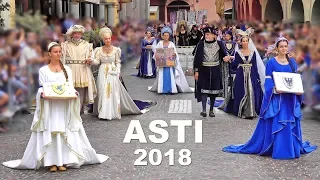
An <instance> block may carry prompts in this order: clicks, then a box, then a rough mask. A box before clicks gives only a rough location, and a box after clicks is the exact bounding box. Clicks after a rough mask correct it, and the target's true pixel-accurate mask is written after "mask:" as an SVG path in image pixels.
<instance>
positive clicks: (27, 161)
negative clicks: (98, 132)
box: [3, 42, 108, 172]
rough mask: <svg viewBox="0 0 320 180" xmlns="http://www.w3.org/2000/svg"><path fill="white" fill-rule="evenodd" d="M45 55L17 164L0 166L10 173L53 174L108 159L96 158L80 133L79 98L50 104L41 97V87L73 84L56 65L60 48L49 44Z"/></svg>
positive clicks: (66, 72)
mask: <svg viewBox="0 0 320 180" xmlns="http://www.w3.org/2000/svg"><path fill="white" fill-rule="evenodd" d="M48 52H49V56H50V63H49V64H48V65H46V66H44V67H42V68H40V70H39V84H40V88H39V89H38V93H37V96H36V103H37V108H36V111H35V114H34V118H33V122H32V125H31V131H32V134H31V138H30V140H29V142H28V145H27V148H26V150H25V152H24V155H23V157H22V159H21V160H13V161H8V162H4V163H3V165H4V166H7V167H9V168H14V169H39V168H40V167H43V166H44V167H49V168H50V171H51V172H55V171H57V170H59V171H65V170H66V168H67V167H71V168H79V167H80V166H81V165H85V164H96V163H102V162H104V161H106V160H107V159H108V157H107V156H105V155H100V154H96V151H95V150H94V149H93V148H92V147H91V144H90V142H89V140H88V138H87V135H86V133H85V131H84V128H83V125H82V119H81V117H80V108H79V107H80V99H79V97H78V98H76V99H68V100H53V99H48V98H47V97H46V96H45V93H44V91H43V87H42V86H43V85H44V84H45V83H55V82H57V83H64V82H71V84H72V82H73V81H72V72H71V69H70V68H69V67H68V66H64V65H62V63H61V61H60V57H61V47H60V45H59V44H58V43H56V42H52V43H50V44H49V45H48Z"/></svg>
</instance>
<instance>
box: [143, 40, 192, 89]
mask: <svg viewBox="0 0 320 180" xmlns="http://www.w3.org/2000/svg"><path fill="white" fill-rule="evenodd" d="M156 48H163V41H160V42H159V43H158V44H157V47H156ZM168 48H174V52H175V53H176V65H175V67H174V71H173V68H170V76H171V89H172V93H178V92H181V93H188V92H194V88H191V87H189V85H188V82H187V79H186V77H185V75H184V72H183V70H182V68H181V64H180V61H179V55H178V53H177V50H176V47H175V45H174V43H173V42H170V43H169V46H168ZM156 52H157V49H156V50H155V53H156ZM153 58H155V54H154V57H153ZM157 71H158V74H157V78H156V81H155V82H154V84H153V86H152V87H148V89H149V91H153V92H157V93H159V94H161V93H163V68H159V67H157Z"/></svg>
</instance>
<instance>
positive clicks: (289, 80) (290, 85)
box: [282, 77, 293, 89]
mask: <svg viewBox="0 0 320 180" xmlns="http://www.w3.org/2000/svg"><path fill="white" fill-rule="evenodd" d="M282 79H283V84H284V85H285V86H286V87H287V88H288V89H292V88H293V78H292V77H282Z"/></svg>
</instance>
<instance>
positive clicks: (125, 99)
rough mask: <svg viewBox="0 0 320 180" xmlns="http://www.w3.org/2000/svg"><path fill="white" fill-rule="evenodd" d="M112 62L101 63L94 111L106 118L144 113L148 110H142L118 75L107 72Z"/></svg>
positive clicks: (118, 117) (100, 116)
mask: <svg viewBox="0 0 320 180" xmlns="http://www.w3.org/2000/svg"><path fill="white" fill-rule="evenodd" d="M106 66H110V67H109V68H107V69H111V68H112V67H111V64H101V65H100V68H99V74H98V77H97V89H98V96H97V97H96V99H95V104H94V113H95V114H96V115H97V116H98V117H99V118H100V119H105V120H112V119H121V115H133V114H142V113H145V112H147V110H142V111H141V110H140V109H139V108H138V107H137V105H136V104H135V103H134V101H133V100H132V99H131V97H130V95H129V94H128V92H127V91H126V89H125V88H124V87H123V85H122V83H121V81H120V79H119V77H118V76H113V75H111V74H106V72H105V71H106V70H105V69H106Z"/></svg>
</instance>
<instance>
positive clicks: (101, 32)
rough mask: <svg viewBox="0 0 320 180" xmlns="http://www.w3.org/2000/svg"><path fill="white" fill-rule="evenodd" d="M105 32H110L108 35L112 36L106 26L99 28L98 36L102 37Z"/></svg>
mask: <svg viewBox="0 0 320 180" xmlns="http://www.w3.org/2000/svg"><path fill="white" fill-rule="evenodd" d="M106 34H110V36H112V31H111V29H110V28H108V27H103V28H101V29H100V31H99V36H100V38H101V39H103V38H104V36H105V35H106Z"/></svg>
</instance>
